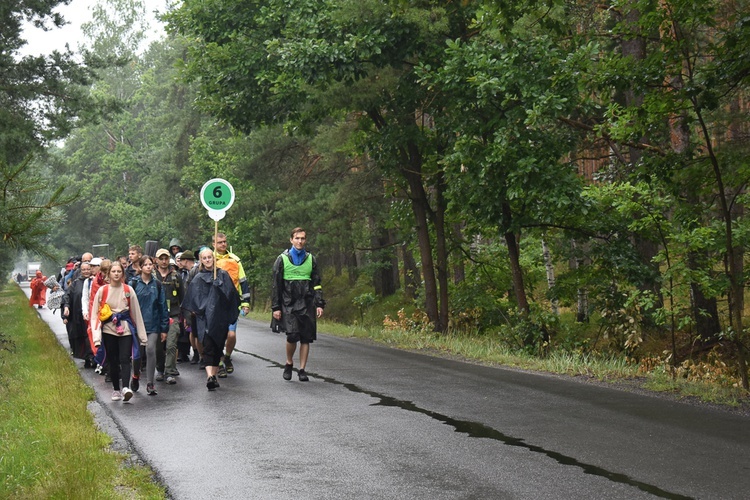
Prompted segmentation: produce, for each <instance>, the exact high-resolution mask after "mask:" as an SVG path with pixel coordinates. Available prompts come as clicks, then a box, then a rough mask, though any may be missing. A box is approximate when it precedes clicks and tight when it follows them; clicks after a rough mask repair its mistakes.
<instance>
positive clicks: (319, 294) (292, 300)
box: [271, 227, 326, 382]
mask: <svg viewBox="0 0 750 500" xmlns="http://www.w3.org/2000/svg"><path fill="white" fill-rule="evenodd" d="M289 241H290V242H291V244H292V247H291V248H290V249H288V250H284V252H283V253H282V254H281V255H279V257H278V258H277V259H276V262H275V263H274V265H273V289H272V292H271V294H272V295H271V310H273V319H272V322H271V329H272V330H274V331H277V332H284V333H286V364H285V365H284V374H283V377H284V380H291V379H292V368H293V364H292V363H293V362H292V358H293V356H294V352H295V351H296V350H297V343H299V345H300V346H299V370H298V371H297V375H298V377H299V380H300V381H301V382H307V381H308V380H309V378H308V376H307V373H306V372H305V367H306V366H307V358H308V356H309V354H310V344H311V343H313V342H314V341H315V340H316V339H317V323H316V322H317V319H318V318H320V317H321V316H322V315H323V308H324V307H325V306H326V303H325V300H323V287H322V286H321V284H320V283H321V279H320V270H319V269H318V263H317V261H316V260H315V257H313V255H312V254H310V253H308V252H307V251H306V250H305V243H306V242H307V233H306V232H305V230H304V229H302V228H301V227H296V228H294V229H292V233H291V238H290V240H289Z"/></svg>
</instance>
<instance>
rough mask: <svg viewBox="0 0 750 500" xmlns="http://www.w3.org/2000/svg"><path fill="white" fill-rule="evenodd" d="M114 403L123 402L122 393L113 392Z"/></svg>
mask: <svg viewBox="0 0 750 500" xmlns="http://www.w3.org/2000/svg"><path fill="white" fill-rule="evenodd" d="M112 401H122V393H121V392H120V391H115V392H113V393H112Z"/></svg>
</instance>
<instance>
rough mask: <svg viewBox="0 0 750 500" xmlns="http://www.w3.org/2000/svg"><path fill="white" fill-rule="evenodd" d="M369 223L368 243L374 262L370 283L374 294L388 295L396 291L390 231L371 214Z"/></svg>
mask: <svg viewBox="0 0 750 500" xmlns="http://www.w3.org/2000/svg"><path fill="white" fill-rule="evenodd" d="M370 225H371V226H372V236H371V237H370V244H371V246H372V248H373V249H374V250H373V251H372V261H373V263H374V264H375V271H374V272H373V274H372V285H373V288H374V289H375V294H376V295H378V296H380V297H388V296H389V295H393V294H394V293H396V285H395V282H394V280H393V267H392V266H393V258H392V257H393V246H392V245H391V238H390V232H389V231H388V229H386V228H384V227H382V224H380V223H379V222H378V221H377V220H375V217H372V216H371V217H370Z"/></svg>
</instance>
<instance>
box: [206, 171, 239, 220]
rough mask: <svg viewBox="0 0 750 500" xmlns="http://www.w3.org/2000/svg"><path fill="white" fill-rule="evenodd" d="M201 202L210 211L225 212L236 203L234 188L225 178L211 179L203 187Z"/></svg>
mask: <svg viewBox="0 0 750 500" xmlns="http://www.w3.org/2000/svg"><path fill="white" fill-rule="evenodd" d="M201 203H203V206H204V207H206V210H208V211H209V212H211V211H214V212H223V211H225V210H228V209H229V207H231V206H232V203H234V188H233V187H232V185H231V184H229V183H228V182H227V181H225V180H224V179H211V180H210V181H208V182H206V183H205V184H204V185H203V187H202V188H201Z"/></svg>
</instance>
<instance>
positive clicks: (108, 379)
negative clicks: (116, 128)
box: [104, 372, 112, 384]
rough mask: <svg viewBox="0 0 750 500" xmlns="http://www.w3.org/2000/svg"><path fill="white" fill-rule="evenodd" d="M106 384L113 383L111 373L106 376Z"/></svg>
mask: <svg viewBox="0 0 750 500" xmlns="http://www.w3.org/2000/svg"><path fill="white" fill-rule="evenodd" d="M104 382H105V383H107V384H111V383H112V377H111V376H110V375H109V372H107V373H105V374H104Z"/></svg>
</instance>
